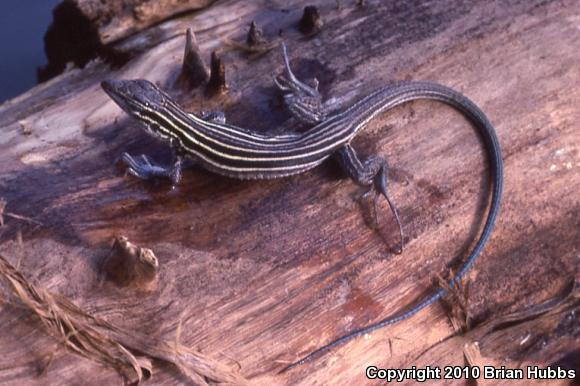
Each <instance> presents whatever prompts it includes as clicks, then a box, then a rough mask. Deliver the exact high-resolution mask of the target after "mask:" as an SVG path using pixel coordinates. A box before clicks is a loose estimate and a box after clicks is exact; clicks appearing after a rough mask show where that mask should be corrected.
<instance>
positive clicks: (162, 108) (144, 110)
mask: <svg viewBox="0 0 580 386" xmlns="http://www.w3.org/2000/svg"><path fill="white" fill-rule="evenodd" d="M101 87H102V88H103V90H105V92H106V93H107V95H109V96H110V97H111V99H112V100H114V101H115V103H116V104H117V105H119V107H120V108H121V109H123V111H125V112H126V113H127V114H129V115H131V116H132V117H134V118H136V119H137V120H138V121H140V122H142V123H144V124H145V128H146V130H147V132H148V133H149V134H151V135H153V136H155V137H160V138H162V139H166V138H168V134H167V133H166V132H165V131H164V130H161V126H160V125H159V117H161V116H163V115H165V114H164V112H166V111H167V108H168V104H169V103H170V100H171V98H170V97H169V96H168V95H167V94H165V93H164V92H163V91H161V89H159V87H157V86H156V85H154V84H153V83H151V82H149V81H147V80H145V79H135V80H105V81H103V82H101Z"/></svg>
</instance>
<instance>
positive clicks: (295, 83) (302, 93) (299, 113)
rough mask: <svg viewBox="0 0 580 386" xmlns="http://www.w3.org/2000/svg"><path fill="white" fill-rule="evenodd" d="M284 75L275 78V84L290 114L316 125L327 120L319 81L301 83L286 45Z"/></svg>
mask: <svg viewBox="0 0 580 386" xmlns="http://www.w3.org/2000/svg"><path fill="white" fill-rule="evenodd" d="M282 56H283V58H284V73H283V74H282V75H278V76H275V77H274V83H275V84H276V86H277V87H278V89H279V90H280V91H281V92H282V93H283V94H284V104H285V105H286V107H287V108H288V110H289V111H290V113H291V114H292V115H293V116H294V117H295V118H296V119H298V120H299V121H301V122H304V123H307V124H313V125H316V124H318V123H320V122H322V121H323V120H324V119H325V118H326V112H325V110H324V108H323V106H322V96H321V95H320V92H318V80H317V79H316V78H314V79H312V80H311V81H310V82H309V83H311V84H307V83H306V82H302V81H300V80H299V79H298V78H297V77H296V75H294V73H293V72H292V69H291V68H290V61H289V59H288V51H287V49H286V45H285V44H282Z"/></svg>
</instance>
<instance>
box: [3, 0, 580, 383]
mask: <svg viewBox="0 0 580 386" xmlns="http://www.w3.org/2000/svg"><path fill="white" fill-rule="evenodd" d="M307 5H311V4H309V3H306V2H300V1H296V2H292V3H291V5H290V6H286V7H285V8H281V7H280V8H279V7H276V6H271V7H269V8H262V7H260V6H259V5H256V4H241V3H238V2H234V1H224V2H219V3H217V4H215V5H213V6H211V7H209V8H207V9H204V10H202V11H200V12H197V13H195V14H191V15H189V14H188V15H182V16H180V17H178V18H175V19H173V20H170V21H167V22H163V23H160V24H158V25H156V26H154V27H151V28H149V29H148V30H145V31H142V32H140V33H138V34H135V35H133V36H132V37H130V38H127V39H125V41H123V42H119V43H117V45H116V46H115V47H116V48H117V49H119V50H121V49H124V50H125V52H126V53H127V54H128V55H129V57H130V60H128V61H127V62H126V64H124V65H123V66H122V67H120V68H111V67H109V65H108V64H107V63H106V62H105V61H103V60H101V59H97V60H94V61H92V62H90V63H89V64H87V65H86V67H85V68H83V69H77V68H69V69H68V70H67V71H66V72H65V73H63V74H62V75H59V76H58V77H56V78H54V79H52V80H50V81H49V82H47V83H44V84H41V85H39V86H37V87H35V88H34V89H32V90H30V91H29V92H27V93H25V94H23V95H21V96H19V97H17V98H15V99H13V100H11V101H8V102H5V103H4V104H3V105H1V106H0V131H1V133H2V135H1V136H0V165H1V166H0V196H1V197H2V198H3V199H4V200H5V206H4V209H3V210H4V213H9V214H10V215H11V216H4V225H3V226H2V227H1V228H0V252H1V253H2V256H5V257H6V258H7V260H8V261H9V262H10V263H11V264H12V266H14V267H15V268H16V269H18V270H19V272H22V274H23V276H24V277H26V278H27V279H28V280H29V281H31V282H33V283H34V284H35V285H37V286H39V287H41V288H44V289H46V290H47V291H50V293H53V294H59V296H63V297H66V298H68V299H71V300H72V301H74V303H75V304H76V306H78V307H79V308H80V309H82V310H83V311H84V312H87V313H88V314H89V315H91V316H94V317H96V318H99V319H102V320H105V321H106V322H107V323H110V324H111V325H114V326H117V327H118V328H122V329H123V330H124V331H125V330H129V331H131V330H134V331H137V332H138V333H139V336H143V335H145V336H150V337H152V338H163V341H172V339H173V340H174V341H178V342H179V345H180V346H183V347H187V348H188V349H189V350H196V352H198V353H202V354H203V355H204V356H207V357H209V358H211V359H212V361H216V362H217V363H219V364H220V365H221V366H225V368H227V369H229V371H231V372H232V373H234V374H237V375H239V376H240V377H243V378H244V379H246V380H249V381H250V382H252V383H265V382H269V383H273V384H313V383H315V382H319V383H324V384H345V383H346V384H350V383H368V382H370V381H369V380H368V379H367V378H366V375H365V369H366V368H367V366H369V365H375V366H377V367H379V368H411V367H412V366H418V367H420V366H423V367H424V366H426V365H428V364H429V365H432V366H439V367H440V368H443V366H445V365H453V366H464V365H466V364H473V365H475V366H483V364H485V363H493V365H494V366H496V367H498V366H500V365H504V366H508V367H510V368H511V367H513V368H525V366H527V365H528V364H530V365H537V366H540V367H541V368H546V367H547V366H551V367H558V366H559V367H562V368H566V369H569V368H572V369H574V368H577V363H576V362H575V361H574V357H575V353H577V352H578V349H579V348H580V342H579V341H578V338H577V337H576V335H575V331H576V329H577V327H576V326H577V319H576V315H577V314H578V312H577V311H578V304H577V302H575V301H574V300H573V298H570V297H566V296H561V297H560V296H559V294H561V293H572V294H574V292H573V291H574V289H575V287H574V286H572V288H573V289H571V290H569V291H568V292H566V291H565V289H566V288H569V285H570V284H569V283H570V280H571V278H574V277H575V275H576V274H577V261H576V259H577V254H578V249H577V240H578V238H579V232H578V230H579V229H580V227H579V224H578V218H580V213H579V212H580V211H579V208H580V205H578V195H577V193H576V192H577V191H578V189H579V188H580V174H579V173H578V167H579V166H578V151H579V150H578V147H579V143H578V135H577V129H576V124H577V122H578V121H579V119H580V110H579V109H578V106H579V105H580V103H579V102H580V93H579V92H578V90H577V89H576V88H577V87H576V85H577V84H578V80H579V79H580V73H579V69H578V66H577V63H578V61H579V60H580V54H579V52H578V51H577V50H571V49H570V47H573V46H574V44H575V42H576V41H577V40H578V38H580V30H579V29H578V28H577V26H576V21H575V20H576V19H575V18H574V17H573V16H570V15H576V14H579V13H580V6H579V5H578V4H577V3H576V2H572V1H564V5H562V3H555V2H554V3H551V2H544V1H527V2H518V1H515V2H510V3H509V4H508V3H505V2H483V3H478V4H469V5H465V4H463V3H456V2H452V1H445V2H436V3H434V2H422V3H420V4H419V5H417V6H415V7H410V6H402V5H400V4H398V3H392V2H388V3H371V2H367V3H366V4H365V5H364V6H356V5H354V4H346V2H341V6H340V8H337V6H336V2H328V3H326V4H323V5H321V6H319V7H318V10H319V13H320V16H321V18H322V21H323V23H322V25H321V28H320V30H319V31H317V32H316V33H315V34H313V35H312V34H309V35H304V34H303V33H302V32H300V30H299V27H298V25H299V21H300V20H301V18H302V16H303V9H304V7H305V6H307ZM210 21H211V22H213V23H215V24H212V25H213V27H212V28H206V27H204V28H200V27H199V26H207V25H209V24H210ZM252 21H256V23H257V25H258V26H260V27H261V28H262V29H263V31H264V33H263V36H264V38H265V39H267V40H268V41H274V40H275V39H277V38H279V37H280V34H281V36H282V37H283V38H284V40H285V42H286V43H287V44H288V46H289V52H290V57H291V65H292V66H293V68H296V71H297V75H298V76H299V77H301V78H309V77H317V78H318V80H319V81H320V88H321V90H322V92H323V94H324V96H325V97H331V96H338V97H342V98H343V100H344V101H345V103H346V104H348V102H351V101H354V100H356V98H357V97H360V96H362V95H366V94H367V93H369V92H370V91H372V90H373V89H374V88H376V87H377V86H379V85H382V84H385V83H387V82H389V81H391V80H401V79H425V80H432V81H436V82H439V83H442V84H445V85H448V86H450V87H453V88H455V89H457V90H458V91H461V92H462V93H464V94H465V95H467V96H468V97H469V98H470V99H472V100H474V101H475V102H476V103H477V104H478V105H479V106H480V107H481V108H482V109H483V110H484V111H485V112H486V114H487V115H488V116H489V118H490V119H491V121H492V122H493V123H494V125H495V127H496V130H497V132H498V135H499V138H500V142H501V145H502V150H503V154H504V157H503V158H504V162H505V170H506V173H505V175H506V178H505V193H504V197H505V199H504V202H503V205H502V210H501V213H500V216H499V218H498V222H497V225H496V229H495V231H494V233H493V235H492V238H491V240H490V242H489V243H488V245H487V246H486V248H485V250H484V253H483V255H482V256H481V258H480V259H479V260H478V262H477V263H476V265H475V267H474V269H473V270H472V272H471V274H470V275H469V277H468V278H467V279H466V280H465V283H463V287H462V290H461V291H457V292H454V293H453V296H449V297H448V298H447V302H446V303H437V304H434V305H433V306H431V307H429V308H427V309H425V310H424V311H422V312H421V313H419V314H418V315H416V316H414V317H413V318H411V319H408V320H406V321H404V322H402V323H399V324H396V325H393V326H390V327H388V328H385V329H381V330H379V331H376V332H374V333H372V334H369V335H366V336H364V337H361V338H359V339H355V340H353V341H350V342H349V343H347V344H345V345H343V346H340V347H338V348H336V349H334V350H332V351H331V352H328V353H327V354H325V355H324V356H322V357H320V358H317V359H316V360H315V361H311V362H309V363H307V364H305V365H303V366H301V367H300V366H299V367H297V368H295V369H293V370H292V371H289V372H285V373H282V374H280V373H279V372H280V370H282V369H283V368H284V367H285V366H286V365H287V364H289V363H291V362H293V361H295V360H297V359H299V358H300V357H302V356H303V355H305V354H307V353H309V352H310V351H312V350H314V349H316V348H317V347H320V346H321V345H323V344H325V343H327V342H329V341H331V340H333V339H335V338H337V337H340V336H342V335H344V334H346V333H347V332H349V331H352V330H353V329H355V328H358V327H362V326H365V325H368V324H369V323H372V322H374V321H377V320H380V319H382V318H384V317H386V316H387V315H389V314H390V313H392V312H394V311H397V310H399V309H401V308H402V307H405V306H407V305H408V304H410V303H412V302H413V301H415V300H416V299H417V298H419V297H420V296H421V295H424V294H425V293H427V292H428V291H431V290H433V288H434V287H435V286H438V285H440V284H439V282H438V277H439V276H445V274H446V273H447V271H448V268H449V267H451V268H453V267H456V266H457V263H458V262H459V261H460V260H461V258H462V257H463V256H464V254H465V251H466V250H467V249H468V248H469V246H470V243H471V242H472V240H473V238H474V237H475V235H476V234H477V231H478V229H479V228H480V226H481V217H482V215H483V213H485V208H486V204H487V197H488V192H487V186H488V185H487V176H486V168H487V166H486V165H487V164H486V160H485V157H484V156H483V154H484V152H483V149H482V146H483V145H482V143H481V142H480V140H479V138H478V136H477V135H476V134H475V133H474V131H473V128H472V127H471V126H470V125H469V123H468V122H467V121H466V120H465V119H464V118H463V117H462V116H461V115H460V114H458V113H456V112H454V111H452V110H450V109H449V108H446V107H445V106H442V105H440V104H437V103H435V102H413V103H411V104H408V105H406V106H402V107H400V108H397V109H395V110H393V111H391V112H390V113H389V114H384V115H381V116H379V117H377V118H376V119H375V120H374V121H372V122H370V123H369V125H368V127H367V128H366V129H365V130H364V131H363V132H362V133H361V135H359V136H358V137H357V138H356V139H355V141H354V143H353V144H354V146H356V147H357V149H360V152H361V153H362V154H363V155H372V154H380V155H382V156H384V157H386V158H387V159H388V160H389V164H390V166H391V170H390V173H389V177H390V183H389V189H390V194H391V195H392V198H393V200H394V201H395V202H396V203H397V205H398V207H399V211H400V214H401V219H402V221H403V224H404V227H405V231H406V234H407V235H408V238H407V239H406V244H405V247H406V249H405V252H404V254H402V255H396V254H394V253H392V250H393V248H394V247H396V245H397V242H398V241H397V235H398V233H397V228H396V225H395V224H394V223H393V222H392V221H391V219H390V217H388V216H385V217H384V220H381V222H380V224H379V226H378V228H377V227H373V221H372V212H371V209H372V202H369V201H367V200H365V199H359V197H360V196H361V195H362V194H363V193H364V189H362V188H360V187H358V186H356V185H355V184H353V183H352V182H351V181H348V180H346V179H344V176H343V175H342V174H341V173H340V171H339V170H338V168H337V167H336V166H335V165H333V164H332V163H331V162H329V163H328V164H325V165H323V166H322V167H320V168H318V169H316V170H314V171H312V172H310V173H307V174H304V175H299V176H296V177H292V178H289V179H281V180H272V181H235V180H229V179H226V178H222V177H219V176H215V175H213V174H210V173H208V172H205V171H203V170H199V169H192V170H188V171H187V172H185V173H184V181H183V182H182V184H181V185H180V186H179V187H178V188H176V189H175V190H172V189H171V187H170V186H169V185H167V184H164V183H159V184H148V183H145V182H143V181H140V180H137V179H135V178H130V176H126V175H125V174H124V168H123V167H122V166H121V165H119V164H118V163H116V162H115V160H116V159H118V157H119V156H120V155H121V154H122V153H123V152H124V151H127V152H129V153H131V154H140V153H145V154H148V155H152V157H153V158H154V159H156V160H158V161H166V160H168V159H169V156H170V154H169V151H168V149H166V148H165V147H164V146H162V145H160V144H158V143H156V142H155V141H154V140H153V139H152V138H150V137H148V136H147V135H146V134H145V133H144V132H143V131H142V130H141V129H140V128H139V127H138V126H137V125H136V124H135V122H133V121H131V120H130V119H128V118H127V117H126V115H125V114H124V113H122V111H121V110H120V109H118V108H117V107H116V106H115V104H114V103H113V102H112V101H111V100H110V99H109V98H108V97H107V96H106V95H105V94H104V93H103V92H102V90H101V88H100V86H99V83H100V82H101V81H102V80H104V79H107V78H116V79H123V78H124V79H133V78H145V79H148V80H150V81H153V82H155V83H157V84H158V85H160V86H161V87H162V88H164V89H165V90H167V92H168V93H170V94H171V95H172V96H174V97H175V98H177V99H178V101H179V102H180V103H181V104H182V105H183V106H184V107H185V108H186V109H187V110H189V111H200V110H206V111H211V110H223V111H225V113H226V116H227V119H228V121H229V122H231V123H233V124H236V125H239V126H243V127H249V128H254V129H255V130H257V131H259V132H262V133H269V132H274V131H275V130H277V128H278V127H280V126H281V125H285V122H286V121H287V120H288V119H289V115H288V113H287V112H286V111H285V110H284V109H283V107H282V105H281V103H280V102H279V101H277V99H276V98H277V93H276V90H275V87H274V86H273V85H272V82H271V77H270V76H263V75H265V74H266V75H270V74H272V73H278V72H279V71H280V70H281V68H282V63H281V59H280V53H279V52H278V50H271V51H268V52H266V53H264V54H262V55H261V56H258V57H253V56H251V55H249V53H248V52H245V51H243V50H237V49H235V47H233V46H231V45H230V46H228V45H227V44H225V43H224V41H226V40H227V39H230V40H235V41H238V42H241V43H243V42H244V41H246V33H247V31H248V30H249V27H250V24H251V22H252ZM187 27H191V28H192V29H193V30H194V31H195V32H196V36H197V43H198V45H199V49H200V52H201V56H202V57H203V58H205V60H206V61H207V60H208V59H209V57H210V54H211V52H214V51H219V57H220V58H221V60H222V61H223V65H224V70H225V79H226V81H227V90H225V91H224V92H223V93H221V94H217V95H214V96H209V95H208V94H207V93H206V92H205V88H204V87H198V88H195V89H193V90H190V89H188V88H187V87H183V86H180V85H179V84H178V83H179V82H176V80H177V79H178V77H179V74H180V73H181V64H182V55H183V50H184V44H185V31H186V28H187ZM160 31H164V32H163V33H161V32H160ZM156 34H157V35H156ZM161 35H162V36H163V37H164V38H163V39H161V40H159V36H161ZM127 47H140V49H128V48H127ZM147 47H149V48H147ZM139 52H141V53H139ZM380 210H381V212H382V211H385V212H387V211H388V208H387V207H385V206H384V205H381V206H380ZM27 219H30V220H32V221H27ZM120 235H124V236H126V237H127V238H128V239H129V240H131V241H132V242H134V243H136V244H137V245H139V246H140V247H143V248H148V249H150V250H151V251H152V252H153V253H154V254H155V256H156V261H157V262H158V269H157V271H156V275H157V277H156V285H155V288H154V289H153V290H148V291H142V290H140V289H139V288H133V287H129V286H122V285H119V284H118V283H115V282H113V281H111V280H103V278H102V275H101V274H102V272H101V271H100V266H101V265H102V262H103V261H105V260H106V258H107V256H109V255H110V245H111V242H112V240H113V239H114V238H115V237H116V236H120ZM434 281H435V283H434ZM570 291H572V292H570ZM2 298H3V299H4V298H5V297H4V296H2ZM553 298H558V299H560V300H559V302H555V303H554V305H553V307H552V308H551V309H550V310H551V311H550V312H547V311H546V312H544V313H538V312H532V313H526V312H524V310H528V309H530V307H532V309H533V306H534V305H536V304H544V303H545V302H547V301H548V299H553ZM571 299H572V300H571ZM445 305H446V306H445ZM2 307H3V308H2V309H1V312H0V326H1V327H2V328H1V331H3V332H2V333H0V350H1V353H2V357H3V361H4V364H5V365H4V366H2V367H1V369H0V382H2V383H8V384H10V383H12V384H22V383H31V382H38V383H47V382H48V383H51V382H56V380H58V382H59V383H80V382H83V383H89V384H91V383H97V382H99V383H112V382H115V381H117V380H118V377H119V375H118V374H117V372H116V371H115V370H114V369H111V368H109V367H103V366H102V365H101V364H98V363H96V362H93V361H90V360H87V359H85V358H84V357H82V356H78V355H75V354H74V353H71V352H70V351H68V350H66V349H64V346H63V345H62V344H59V341H56V340H55V339H54V337H53V336H51V335H47V334H46V333H45V332H43V330H42V328H41V324H40V323H39V321H38V320H37V319H36V317H34V315H32V314H31V313H30V312H29V311H27V310H25V309H20V308H18V307H14V306H12V305H2ZM458 310H459V311H461V312H462V314H461V313H460V315H463V316H462V317H461V318H460V319H458V318H457V317H455V316H453V315H456V314H457V312H458ZM521 313H525V314H526V315H527V316H526V318H527V319H526V318H522V317H521ZM514 314H515V315H519V316H518V317H514V316H513V315H514ZM450 315H451V320H452V321H453V323H451V322H450V320H449V316H450ZM506 318H507V319H509V320H512V319H513V320H516V322H514V323H513V324H509V323H507V324H506V323H503V322H504V321H505V320H506ZM458 320H460V321H461V322H458ZM494 320H495V321H498V322H497V323H494ZM499 322H502V323H503V324H502V323H499ZM526 323H528V324H526ZM492 325H493V326H495V327H494V329H491V330H490V329H488V328H487V327H489V326H492ZM498 325H499V326H500V327H501V328H497V326H498ZM176 336H178V337H179V339H175V337H176ZM476 342H478V344H477V345H475V343H476ZM476 346H477V347H476ZM466 357H467V359H466ZM482 358H483V359H482ZM516 361H517V363H516ZM47 363H49V365H48V366H46V364H47ZM152 363H153V365H152V369H153V370H152V371H153V374H152V377H153V380H154V382H155V383H156V384H175V383H178V382H180V381H183V380H184V378H183V374H182V373H180V372H179V371H177V370H176V369H175V367H173V366H172V365H171V364H170V363H168V362H163V361H159V360H156V359H155V358H153V359H152ZM212 363H214V362H212ZM574 366H576V367H574ZM560 381H561V382H562V383H563V382H565V381H566V380H565V379H563V380H560ZM500 382H501V380H493V381H491V383H500Z"/></svg>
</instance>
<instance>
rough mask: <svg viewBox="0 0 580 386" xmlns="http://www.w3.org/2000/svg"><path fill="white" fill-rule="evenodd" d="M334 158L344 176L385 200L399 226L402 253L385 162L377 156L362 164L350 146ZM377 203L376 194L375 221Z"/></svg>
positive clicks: (401, 232) (398, 220)
mask: <svg viewBox="0 0 580 386" xmlns="http://www.w3.org/2000/svg"><path fill="white" fill-rule="evenodd" d="M335 158H336V159H337V160H338V163H339V164H340V165H341V167H342V169H343V170H344V171H345V172H346V174H347V175H348V176H349V177H350V178H352V179H353V180H354V181H355V182H356V183H358V184H359V185H364V186H373V185H374V186H373V187H374V189H375V192H376V193H379V194H382V195H383V197H385V199H386V200H387V203H388V204H389V207H390V208H391V211H392V212H393V215H394V216H395V221H396V222H397V225H398V226H399V237H400V247H399V251H398V253H402V252H403V243H404V240H403V237H404V236H403V226H402V225H401V220H400V218H399V213H398V211H397V208H396V207H395V205H394V204H393V202H392V201H391V199H390V198H389V195H388V194H387V169H388V165H387V161H386V160H385V159H383V158H381V157H379V156H375V157H371V158H369V159H367V160H366V161H364V162H361V160H360V159H359V157H358V155H357V154H356V151H355V150H354V148H353V147H352V146H351V145H350V144H346V145H344V146H343V147H341V148H340V149H338V150H337V151H336V153H335ZM377 201H378V194H376V195H375V198H374V211H375V221H377V222H378V218H377Z"/></svg>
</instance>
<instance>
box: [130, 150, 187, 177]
mask: <svg viewBox="0 0 580 386" xmlns="http://www.w3.org/2000/svg"><path fill="white" fill-rule="evenodd" d="M170 146H171V152H172V160H171V162H170V163H169V165H167V166H163V165H160V164H156V163H154V162H152V161H151V160H150V159H149V157H147V156H146V155H145V154H141V155H140V156H138V157H134V156H132V155H130V154H129V153H123V155H122V156H121V159H122V160H123V162H124V163H125V165H127V172H128V173H129V174H131V175H133V176H135V177H138V178H141V179H143V180H152V179H156V178H168V179H170V180H171V182H172V183H173V185H174V186H175V185H177V184H178V183H179V182H180V181H181V176H182V169H183V167H184V165H183V163H184V160H183V156H181V155H180V154H179V151H178V150H177V148H176V146H175V144H174V143H173V141H172V142H170Z"/></svg>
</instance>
